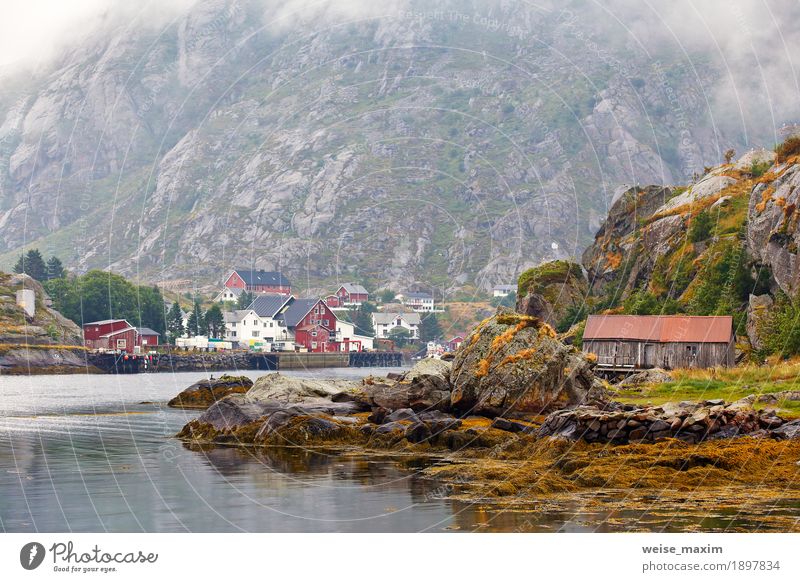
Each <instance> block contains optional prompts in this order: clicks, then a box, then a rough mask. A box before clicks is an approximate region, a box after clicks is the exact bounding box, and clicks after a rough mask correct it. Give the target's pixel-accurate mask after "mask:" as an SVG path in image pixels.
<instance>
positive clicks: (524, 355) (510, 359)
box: [500, 348, 536, 366]
mask: <svg viewBox="0 0 800 582" xmlns="http://www.w3.org/2000/svg"><path fill="white" fill-rule="evenodd" d="M535 355H536V348H528V349H525V350H520V351H518V352H517V353H516V354H509V355H507V356H506V357H505V358H503V361H502V362H500V365H501V366H505V365H506V364H514V363H516V362H519V361H520V360H527V359H529V358H532V357H533V356H535Z"/></svg>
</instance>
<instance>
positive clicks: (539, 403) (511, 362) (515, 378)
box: [450, 308, 602, 416]
mask: <svg viewBox="0 0 800 582" xmlns="http://www.w3.org/2000/svg"><path fill="white" fill-rule="evenodd" d="M450 381H451V384H452V385H453V392H452V395H451V405H452V406H453V408H455V409H457V410H459V411H461V412H462V413H467V412H469V413H473V414H488V415H491V416H496V415H501V414H505V413H507V412H531V413H540V412H542V411H546V410H553V409H558V408H563V407H565V406H568V405H574V404H580V403H584V402H587V401H592V400H595V399H600V398H602V392H601V391H600V390H598V389H597V388H596V385H595V378H594V375H593V374H592V364H591V363H590V362H589V361H588V360H587V359H586V358H585V357H584V355H583V354H581V353H580V352H579V351H578V350H577V349H575V348H574V347H571V346H566V345H564V344H563V343H561V342H560V341H558V340H557V339H556V338H555V334H554V332H553V331H552V328H550V327H549V326H547V325H546V324H543V323H541V322H539V321H538V320H536V319H534V318H531V317H526V316H522V315H519V314H516V313H513V312H511V311H510V310H507V309H504V308H500V309H499V310H498V313H497V315H495V316H494V317H492V318H491V319H490V320H488V321H487V322H485V323H483V324H482V325H480V326H479V327H478V328H477V329H475V330H474V331H473V332H472V334H471V335H470V337H468V338H467V339H466V341H465V342H464V343H463V344H462V345H461V347H460V348H459V349H458V352H457V353H456V357H455V360H453V370H452V372H451V376H450Z"/></svg>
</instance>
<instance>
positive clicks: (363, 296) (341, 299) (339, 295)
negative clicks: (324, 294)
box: [328, 283, 369, 307]
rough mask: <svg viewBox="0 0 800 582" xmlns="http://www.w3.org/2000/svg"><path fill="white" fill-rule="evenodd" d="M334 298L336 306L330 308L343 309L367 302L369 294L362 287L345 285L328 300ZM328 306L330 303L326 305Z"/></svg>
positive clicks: (354, 284) (352, 284) (353, 284)
mask: <svg viewBox="0 0 800 582" xmlns="http://www.w3.org/2000/svg"><path fill="white" fill-rule="evenodd" d="M333 297H335V303H336V305H332V306H331V307H345V306H350V305H361V304H362V303H364V302H366V301H368V300H369V292H367V290H366V289H364V287H362V286H361V285H357V284H356V283H345V284H344V285H342V286H341V287H339V289H337V290H336V293H335V294H334V295H332V296H329V297H328V299H331V298H333ZM328 305H330V303H328Z"/></svg>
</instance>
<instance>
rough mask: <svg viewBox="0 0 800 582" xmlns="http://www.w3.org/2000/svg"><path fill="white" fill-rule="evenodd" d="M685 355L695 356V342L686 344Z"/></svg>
mask: <svg viewBox="0 0 800 582" xmlns="http://www.w3.org/2000/svg"><path fill="white" fill-rule="evenodd" d="M686 355H687V356H689V357H690V358H696V357H697V344H692V345H688V346H686Z"/></svg>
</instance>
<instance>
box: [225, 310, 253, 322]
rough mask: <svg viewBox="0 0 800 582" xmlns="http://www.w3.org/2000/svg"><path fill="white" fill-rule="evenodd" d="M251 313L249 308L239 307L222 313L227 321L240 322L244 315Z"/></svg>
mask: <svg viewBox="0 0 800 582" xmlns="http://www.w3.org/2000/svg"><path fill="white" fill-rule="evenodd" d="M248 313H250V310H249V309H237V310H235V311H226V312H225V313H223V314H222V317H223V318H224V319H225V323H239V322H240V321H242V320H243V319H244V317H245V316H246V315H247V314H248Z"/></svg>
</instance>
